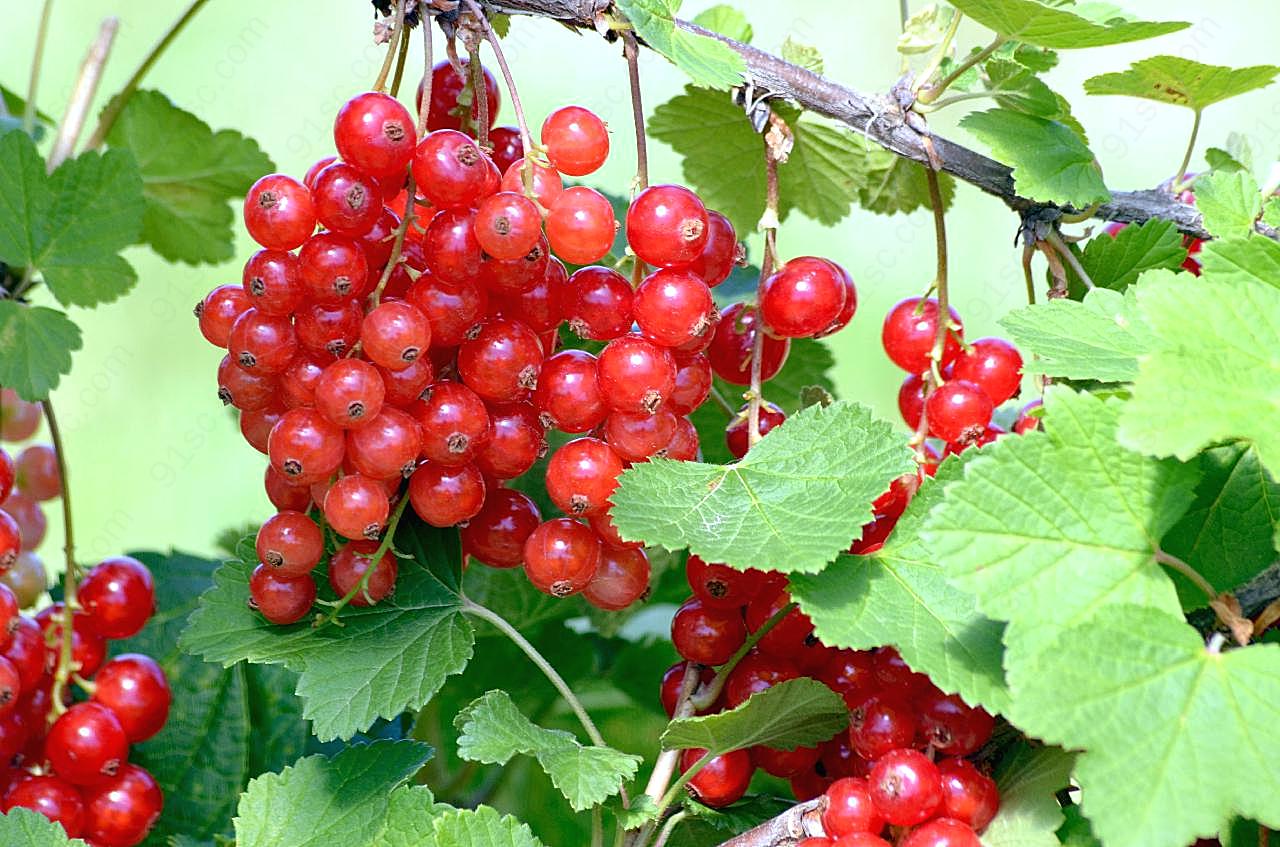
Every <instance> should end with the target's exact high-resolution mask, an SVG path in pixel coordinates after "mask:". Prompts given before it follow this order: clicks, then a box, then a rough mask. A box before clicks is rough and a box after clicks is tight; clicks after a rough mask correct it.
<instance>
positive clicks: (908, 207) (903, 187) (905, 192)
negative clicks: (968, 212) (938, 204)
mask: <svg viewBox="0 0 1280 847" xmlns="http://www.w3.org/2000/svg"><path fill="white" fill-rule="evenodd" d="M938 187H939V188H940V189H941V191H942V208H943V210H944V211H945V210H946V209H949V208H951V203H952V201H953V200H955V196H956V181H955V179H954V178H952V177H951V175H950V174H945V173H942V174H938ZM858 205H859V206H861V207H862V208H864V209H866V210H867V211H868V212H875V213H876V214H877V215H894V214H898V213H899V212H901V213H907V212H914V211H915V210H916V209H928V208H930V205H929V180H928V176H927V174H926V173H925V169H924V166H923V165H921V164H920V163H919V162H913V161H911V160H910V159H906V158H903V157H902V156H898V155H896V154H894V153H891V152H890V151H888V150H884V149H881V148H879V147H876V148H874V149H870V150H867V151H866V178H865V184H864V185H863V186H862V187H861V188H860V189H858Z"/></svg>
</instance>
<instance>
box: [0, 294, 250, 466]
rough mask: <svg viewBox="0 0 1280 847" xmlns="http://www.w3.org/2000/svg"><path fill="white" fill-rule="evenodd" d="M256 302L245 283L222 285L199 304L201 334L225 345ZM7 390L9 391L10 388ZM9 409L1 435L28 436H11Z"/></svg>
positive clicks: (1, 414) (0, 411)
mask: <svg viewBox="0 0 1280 847" xmlns="http://www.w3.org/2000/svg"><path fill="white" fill-rule="evenodd" d="M252 305H253V304H252V303H251V302H249V295H248V294H246V293H245V290H244V286H243V285H219V286H218V287H217V288H215V289H213V290H212V291H210V292H209V293H208V294H206V295H205V298H204V299H203V300H201V301H200V302H199V303H197V304H196V318H197V319H198V321H199V323H200V334H201V335H203V336H204V337H205V339H206V340H208V342H209V343H210V344H212V345H214V346H215V347H224V348H225V347H226V346H227V342H228V341H229V340H230V338H231V326H232V324H234V323H235V322H236V318H238V317H240V316H241V315H243V314H244V313H245V311H246V310H247V309H248V308H249V307H250V306H252ZM5 390H6V391H9V390H10V389H5ZM18 402H22V401H18ZM28 405H29V404H28ZM36 408H37V413H36V415H35V416H34V417H32V418H31V419H32V420H34V421H35V423H36V426H39V422H40V415H39V411H38V410H39V407H36ZM7 411H8V409H7V408H0V422H2V423H0V436H2V437H3V438H4V440H5V441H22V440H23V439H25V438H27V437H28V436H29V434H28V435H23V437H22V438H10V437H9V435H10V432H9V429H8V427H9V426H10V424H9V420H10V419H8V418H6V417H5V413H6V412H7ZM35 429H36V427H35V426H32V427H31V432H35Z"/></svg>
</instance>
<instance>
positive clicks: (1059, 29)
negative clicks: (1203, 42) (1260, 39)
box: [950, 0, 1190, 50]
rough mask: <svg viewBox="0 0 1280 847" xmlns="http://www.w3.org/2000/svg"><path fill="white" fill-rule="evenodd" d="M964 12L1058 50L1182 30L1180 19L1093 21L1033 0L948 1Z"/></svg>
mask: <svg viewBox="0 0 1280 847" xmlns="http://www.w3.org/2000/svg"><path fill="white" fill-rule="evenodd" d="M950 2H951V5H952V6H955V7H956V8H957V9H959V10H960V11H961V12H963V13H964V14H965V15H968V16H969V17H971V18H973V19H974V20H975V21H977V22H978V23H980V24H982V25H983V26H985V27H987V28H988V29H993V30H995V31H996V32H997V33H999V34H1000V35H1003V36H1004V37H1006V38H1009V39H1012V40H1015V41H1021V42H1025V43H1027V44H1034V45H1037V46H1040V47H1051V48H1054V49H1058V50H1068V49H1078V48H1081V47H1105V46H1106V45H1108V44H1123V43H1124V42H1127V41H1140V40H1142V39H1146V38H1155V37H1157V36H1160V35H1166V34H1168V33H1170V32H1177V31H1178V30H1182V29H1186V28H1187V27H1188V26H1190V24H1188V23H1185V22H1182V21H1169V22H1154V21H1134V20H1123V19H1114V18H1113V19H1111V20H1104V21H1094V20H1091V19H1090V18H1088V17H1082V16H1081V15H1078V14H1075V13H1074V12H1073V11H1072V9H1071V8H1070V7H1057V8H1054V7H1050V6H1046V5H1044V4H1043V3H1040V2H1037V0H950Z"/></svg>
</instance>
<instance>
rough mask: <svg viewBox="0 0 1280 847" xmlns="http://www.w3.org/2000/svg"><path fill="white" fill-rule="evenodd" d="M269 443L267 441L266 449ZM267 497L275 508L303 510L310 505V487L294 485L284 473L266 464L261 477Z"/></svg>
mask: <svg viewBox="0 0 1280 847" xmlns="http://www.w3.org/2000/svg"><path fill="white" fill-rule="evenodd" d="M269 450H270V445H269V443H268V451H269ZM262 485H263V488H265V489H266V492H267V499H268V500H270V501H271V505H272V506H275V507H276V508H277V509H282V510H283V509H289V510H292V511H295V512H301V511H305V510H306V509H308V508H310V506H311V489H310V487H309V486H307V485H294V484H292V483H291V482H290V481H289V480H288V479H287V478H286V477H285V475H284V474H282V473H280V472H279V471H278V470H276V469H275V468H273V467H272V466H271V465H267V469H266V471H265V473H264V474H263V478H262Z"/></svg>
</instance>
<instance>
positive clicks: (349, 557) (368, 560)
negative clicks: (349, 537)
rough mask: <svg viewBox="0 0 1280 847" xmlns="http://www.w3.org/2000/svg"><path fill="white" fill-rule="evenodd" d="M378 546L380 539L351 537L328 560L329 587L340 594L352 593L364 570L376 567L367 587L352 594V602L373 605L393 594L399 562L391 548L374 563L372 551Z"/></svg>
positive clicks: (355, 604)
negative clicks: (370, 539)
mask: <svg viewBox="0 0 1280 847" xmlns="http://www.w3.org/2000/svg"><path fill="white" fill-rule="evenodd" d="M378 546H379V544H378V542H377V541H348V542H347V543H346V544H344V545H342V546H341V547H339V548H338V551H337V552H336V553H334V554H333V558H331V559H330V560H329V587H330V588H332V589H333V593H334V594H337V595H338V596H339V597H346V596H347V595H348V594H350V593H351V591H352V590H353V589H354V588H355V587H356V586H357V585H359V584H360V580H361V579H363V578H364V575H365V572H366V571H367V570H368V569H369V568H370V567H372V568H373V573H372V574H370V575H369V581H368V583H366V584H365V587H364V589H363V590H361V591H358V592H356V594H355V596H353V597H352V598H351V605H352V606H372V605H374V604H375V603H378V602H380V601H382V600H385V599H386V598H387V597H389V596H391V592H393V591H394V590H395V587H396V574H397V573H398V572H399V563H398V562H397V561H396V557H395V555H394V554H393V553H392V552H391V551H390V550H388V551H386V552H385V553H383V554H382V558H380V559H378V561H377V563H376V564H375V563H374V561H373V554H374V553H376V552H378Z"/></svg>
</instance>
